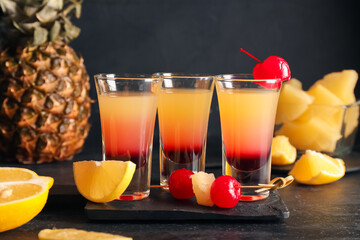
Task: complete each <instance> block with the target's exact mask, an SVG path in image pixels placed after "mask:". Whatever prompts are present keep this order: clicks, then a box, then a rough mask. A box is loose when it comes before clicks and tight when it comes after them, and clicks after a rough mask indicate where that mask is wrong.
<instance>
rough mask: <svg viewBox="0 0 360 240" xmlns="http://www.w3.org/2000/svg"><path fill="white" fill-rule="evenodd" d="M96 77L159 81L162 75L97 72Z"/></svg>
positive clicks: (117, 79)
mask: <svg viewBox="0 0 360 240" xmlns="http://www.w3.org/2000/svg"><path fill="white" fill-rule="evenodd" d="M94 78H95V79H97V80H114V81H121V80H133V81H136V80H142V81H159V80H160V77H157V76H154V75H153V74H146V73H145V74H144V73H99V74H95V75H94Z"/></svg>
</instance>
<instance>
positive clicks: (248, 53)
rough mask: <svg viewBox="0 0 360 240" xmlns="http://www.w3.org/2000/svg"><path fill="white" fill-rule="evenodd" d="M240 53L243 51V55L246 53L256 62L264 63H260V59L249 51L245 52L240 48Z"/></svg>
mask: <svg viewBox="0 0 360 240" xmlns="http://www.w3.org/2000/svg"><path fill="white" fill-rule="evenodd" d="M240 51H242V52H243V53H246V54H247V55H249V56H250V57H252V58H253V59H255V60H256V61H258V62H259V63H262V61H260V60H259V59H258V58H256V57H254V55H252V54H250V53H249V52H248V51H245V50H244V49H242V48H240Z"/></svg>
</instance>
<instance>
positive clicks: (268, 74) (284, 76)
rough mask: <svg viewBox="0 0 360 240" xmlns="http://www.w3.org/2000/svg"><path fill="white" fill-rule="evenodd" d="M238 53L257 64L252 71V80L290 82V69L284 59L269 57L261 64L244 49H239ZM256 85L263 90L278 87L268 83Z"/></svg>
mask: <svg viewBox="0 0 360 240" xmlns="http://www.w3.org/2000/svg"><path fill="white" fill-rule="evenodd" d="M240 51H241V52H243V53H245V54H247V55H248V56H250V57H251V58H253V59H255V60H256V61H257V62H259V63H258V64H256V66H255V67H254V69H253V76H254V79H281V81H288V80H290V78H291V73H290V67H289V64H288V63H287V62H286V61H285V59H283V58H281V57H278V56H270V57H268V58H267V59H265V61H264V62H262V61H260V60H259V59H258V58H256V57H254V56H253V55H252V54H250V53H248V52H247V51H245V50H244V49H242V48H240ZM258 84H259V85H261V86H263V87H265V88H276V87H278V86H277V84H275V85H276V86H275V85H274V83H269V82H258Z"/></svg>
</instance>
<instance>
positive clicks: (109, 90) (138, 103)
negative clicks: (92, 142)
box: [95, 74, 161, 200]
mask: <svg viewBox="0 0 360 240" xmlns="http://www.w3.org/2000/svg"><path fill="white" fill-rule="evenodd" d="M95 82H96V89H97V94H98V101H99V109H100V118H101V130H102V145H103V159H104V160H120V161H132V162H133V163H135V164H136V171H135V174H134V176H133V179H132V181H131V183H130V185H129V187H128V188H127V190H126V191H125V192H124V194H122V195H121V196H120V197H119V199H120V200H137V199H142V198H145V197H147V196H149V193H150V177H151V154H152V142H153V133H154V124H155V116H156V107H157V101H158V93H159V90H160V87H161V80H160V78H156V77H153V76H152V75H142V74H122V75H116V74H99V75H95Z"/></svg>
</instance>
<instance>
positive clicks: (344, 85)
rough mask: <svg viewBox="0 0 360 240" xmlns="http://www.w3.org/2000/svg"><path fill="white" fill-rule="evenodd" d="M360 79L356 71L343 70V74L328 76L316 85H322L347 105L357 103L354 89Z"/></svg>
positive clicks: (336, 73) (330, 74) (337, 73)
mask: <svg viewBox="0 0 360 240" xmlns="http://www.w3.org/2000/svg"><path fill="white" fill-rule="evenodd" d="M358 78H359V76H358V74H357V72H356V71H355V70H343V71H342V72H333V73H329V74H326V75H325V76H324V78H323V79H321V80H319V81H317V82H316V83H315V85H316V84H322V85H323V86H324V87H326V88H327V89H329V90H330V91H331V92H333V93H334V94H335V95H336V96H337V97H339V98H340V99H341V100H342V101H343V102H344V104H346V105H347V104H351V103H354V102H355V101H356V98H355V94H354V89H355V85H356V82H357V80H358Z"/></svg>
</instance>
